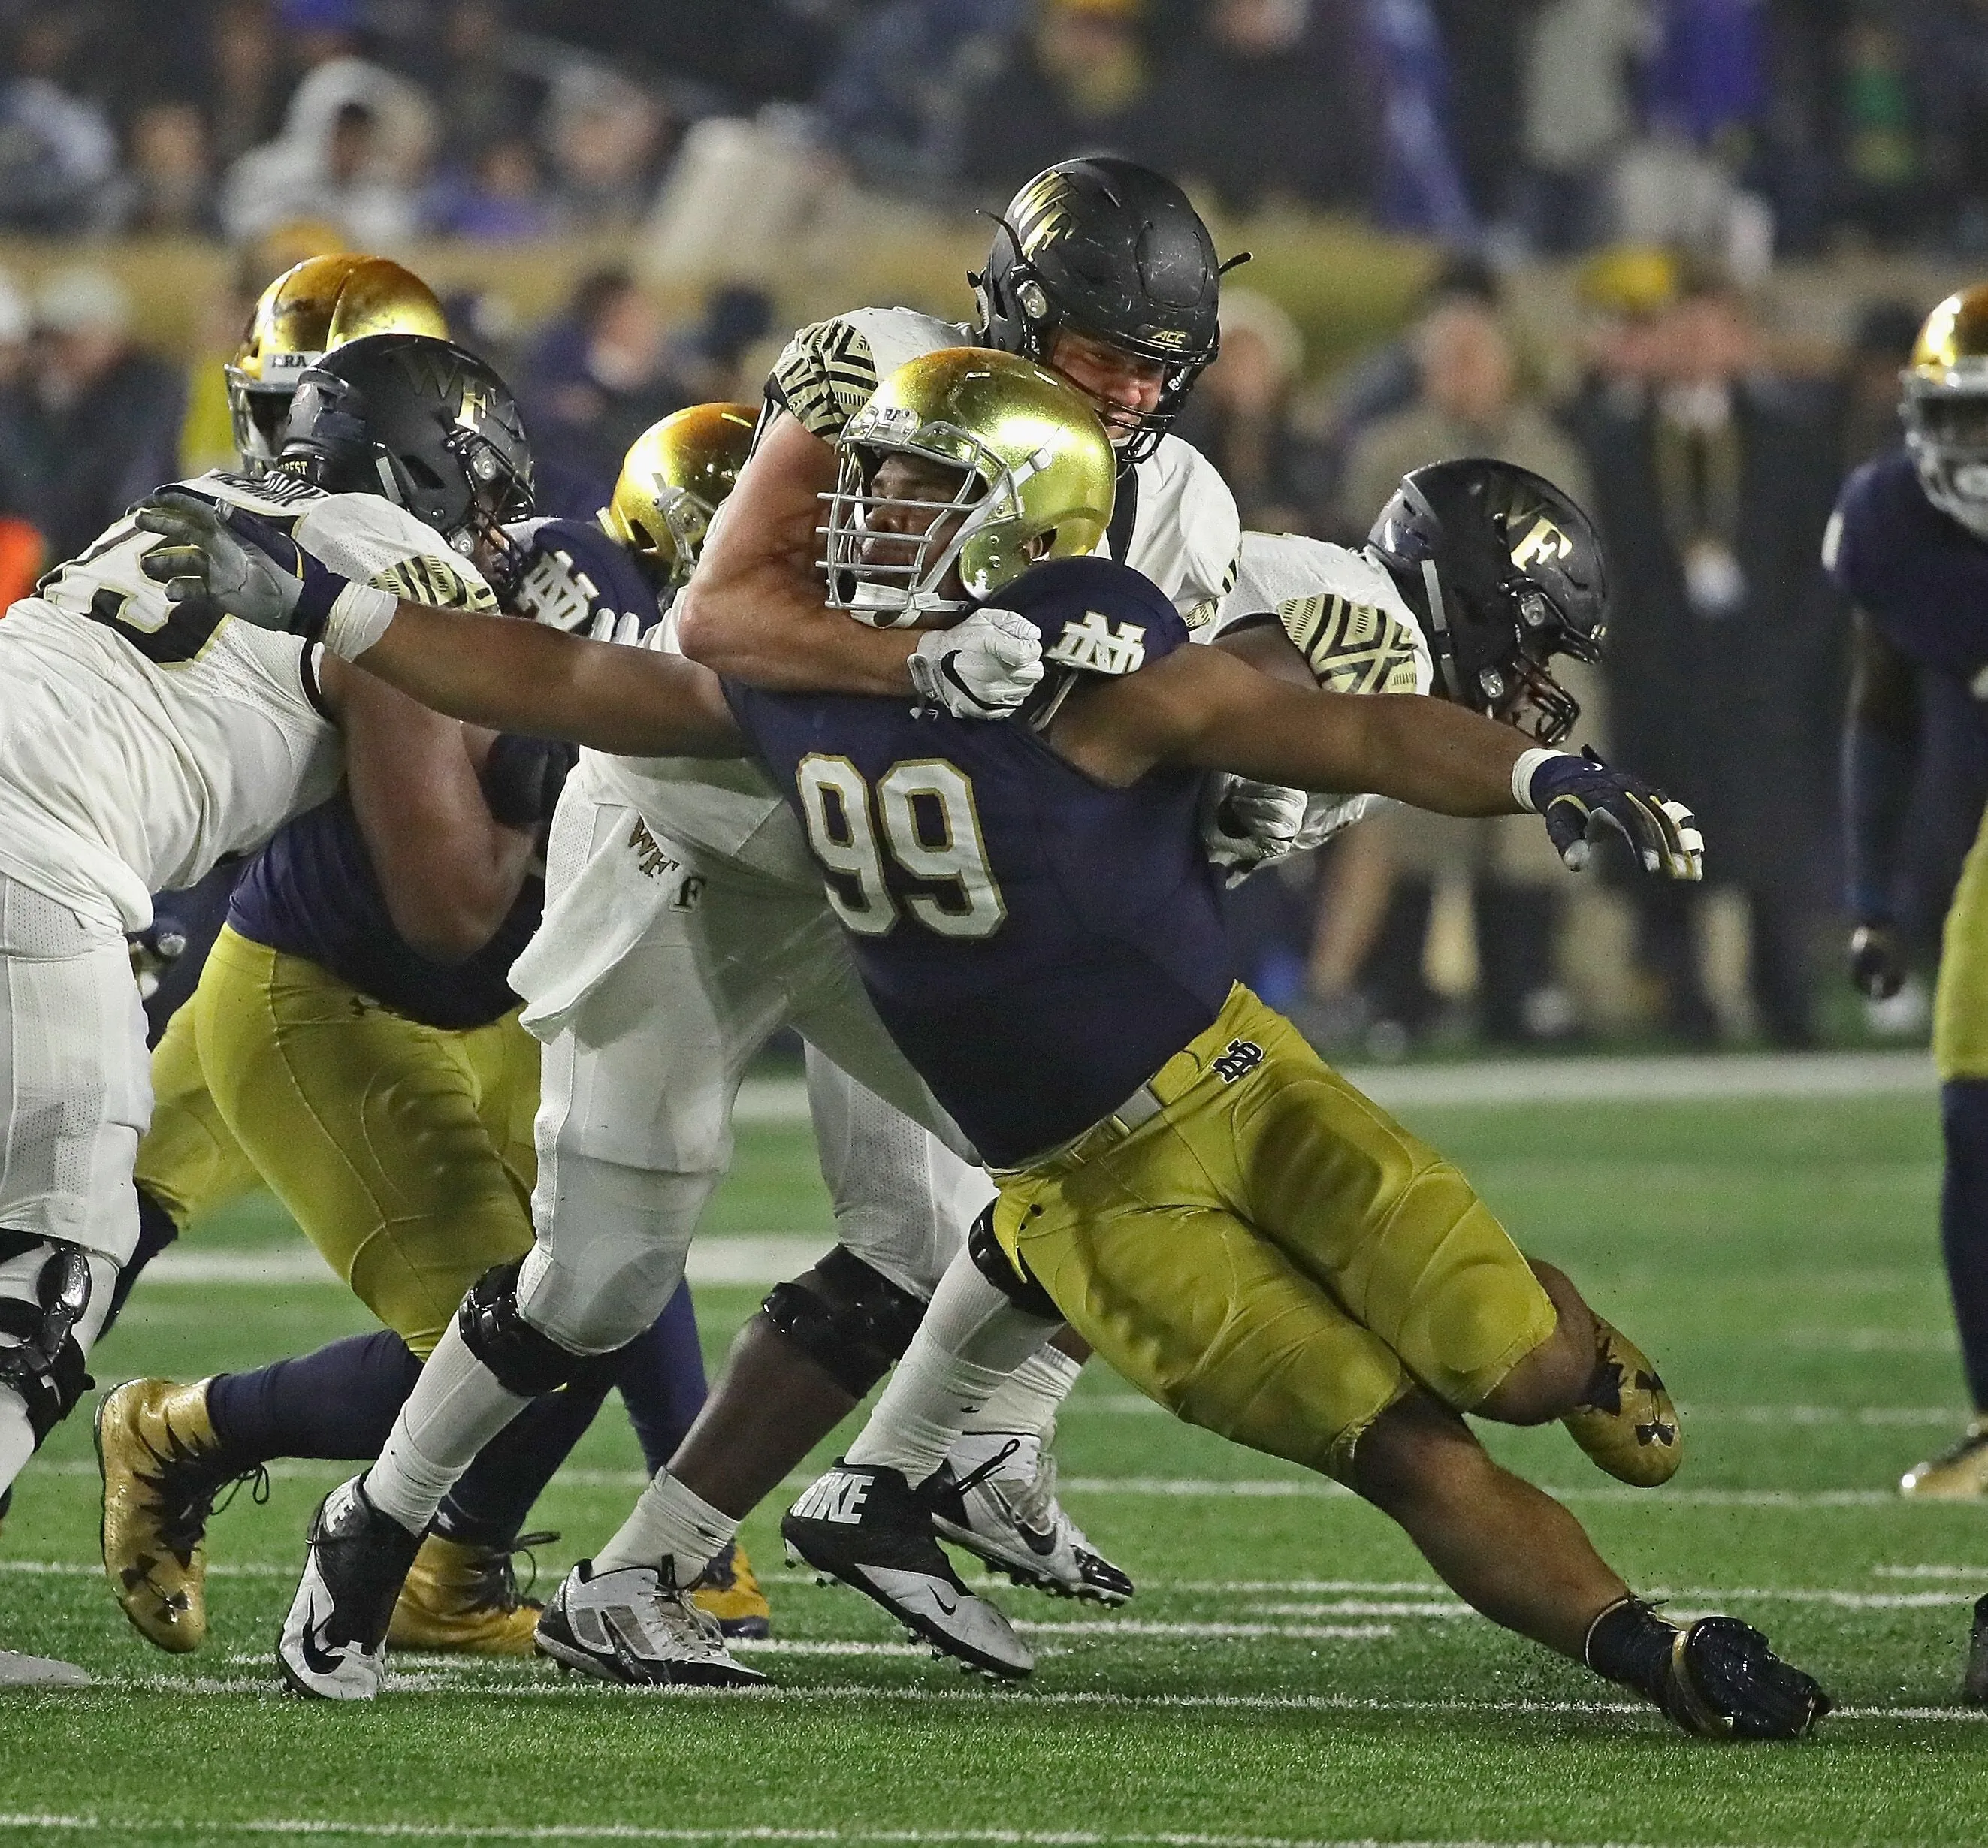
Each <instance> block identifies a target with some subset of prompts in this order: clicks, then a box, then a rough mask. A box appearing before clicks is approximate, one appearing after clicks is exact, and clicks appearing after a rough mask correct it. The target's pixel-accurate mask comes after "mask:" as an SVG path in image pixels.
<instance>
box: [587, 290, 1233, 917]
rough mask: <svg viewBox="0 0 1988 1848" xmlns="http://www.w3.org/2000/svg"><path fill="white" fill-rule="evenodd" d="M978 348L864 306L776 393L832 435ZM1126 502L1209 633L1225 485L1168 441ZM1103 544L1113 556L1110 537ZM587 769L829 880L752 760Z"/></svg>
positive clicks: (591, 778)
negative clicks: (954, 355)
mask: <svg viewBox="0 0 1988 1848" xmlns="http://www.w3.org/2000/svg"><path fill="white" fill-rule="evenodd" d="M973 343H974V342H973V331H972V329H971V328H969V327H966V326H962V325H961V324H960V323H958V322H955V321H942V320H939V319H937V318H935V316H931V315H925V314H918V313H915V312H914V311H913V310H912V309H908V308H859V309H856V310H855V311H854V313H850V314H845V315H837V316H836V317H835V318H834V319H832V320H827V321H818V322H816V323H814V324H813V326H808V327H803V328H802V329H800V332H799V333H796V335H795V336H793V339H792V340H789V341H788V343H787V344H786V347H785V348H784V349H783V351H782V352H781V354H780V356H779V359H778V360H776V362H775V363H774V366H773V377H772V379H771V380H769V383H768V386H767V392H768V395H769V397H771V398H772V399H773V400H774V401H775V402H776V403H778V404H780V405H782V406H783V407H784V408H785V409H786V410H788V411H789V412H790V413H792V414H793V416H794V417H796V418H797V419H799V421H800V422H801V424H803V426H805V427H806V428H807V429H808V430H809V431H811V432H812V433H813V434H815V435H816V436H818V437H820V438H822V439H823V441H826V442H833V441H835V439H836V438H837V437H838V436H840V434H841V433H842V429H843V426H844V424H847V422H848V421H849V420H850V417H854V415H855V414H856V413H857V411H858V410H861V409H862V407H864V405H865V404H867V403H868V402H869V400H870V397H871V394H872V393H873V392H874V391H875V390H876V389H877V383H878V381H879V380H881V379H883V378H885V377H887V376H888V375H889V374H890V373H893V372H894V371H896V370H897V369H898V367H900V366H902V365H904V363H906V362H907V361H908V360H915V359H916V358H918V356H919V355H920V354H921V353H936V352H937V351H938V350H939V349H940V348H942V347H945V346H972V344H973ZM1119 497H1120V499H1119V506H1118V509H1117V517H1115V518H1114V520H1113V522H1112V531H1113V532H1114V534H1115V535H1117V536H1118V537H1119V538H1120V539H1123V540H1124V541H1125V554H1124V556H1125V562H1126V563H1128V564H1129V565H1130V566H1132V568H1133V569H1134V570H1137V571H1141V572H1143V573H1144V574H1145V575H1146V576H1148V577H1149V578H1151V579H1152V580H1153V582H1154V583H1156V584H1158V586H1159V587H1160V588H1161V590H1163V591H1164V592H1165V593H1166V594H1167V596H1168V597H1170V598H1171V600H1173V603H1174V605H1175V608H1177V609H1178V610H1179V611H1180V613H1182V616H1184V617H1186V619H1187V620H1188V623H1189V625H1190V626H1191V627H1195V628H1197V629H1202V630H1205V628H1206V627H1208V626H1209V623H1210V622H1211V620H1212V618H1213V617H1214V616H1215V612H1216V610H1217V609H1218V607H1219V606H1220V604H1221V602H1222V597H1223V596H1224V595H1225V594H1226V593H1227V592H1228V591H1229V588H1230V586H1232V583H1234V581H1235V575H1236V550H1237V546H1238V543H1239V539H1240V537H1241V532H1240V524H1239V520H1238V519H1237V516H1236V502H1235V498H1234V497H1233V496H1232V495H1231V494H1230V493H1229V488H1228V485H1227V484H1226V482H1224V481H1223V480H1222V477H1221V476H1220V475H1219V474H1218V473H1217V472H1216V471H1215V465H1213V464H1212V462H1210V461H1209V460H1208V459H1207V458H1205V456H1203V455H1202V454H1201V453H1200V451H1198V450H1196V449H1195V448H1192V446H1191V445H1190V444H1186V443H1184V442H1182V441H1181V440H1180V439H1179V438H1178V437H1174V436H1165V437H1162V438H1161V439H1160V443H1159V447H1158V449H1157V450H1156V451H1155V453H1154V454H1152V455H1151V456H1149V457H1148V458H1147V459H1146V460H1145V461H1143V462H1141V463H1139V464H1138V465H1137V466H1136V467H1135V468H1134V470H1133V471H1132V474H1131V478H1129V479H1121V482H1120V485H1119ZM721 516H722V509H721ZM1128 529H1129V534H1130V536H1129V539H1127V537H1126V535H1127V532H1128ZM1100 552H1103V553H1104V554H1105V555H1106V556H1111V544H1110V542H1108V541H1107V543H1106V544H1105V545H1104V546H1101V547H1100ZM672 633H674V632H673V631H672ZM581 765H582V769H581V774H582V775H584V776H585V777H586V779H587V785H588V787H589V788H590V790H591V791H592V792H593V794H594V795H595V796H596V797H597V799H599V800H601V801H603V802H622V803H625V804H627V805H628V806H631V807H632V808H634V809H637V810H638V811H639V812H640V813H641V815H642V816H643V818H644V820H646V821H647V823H649V825H650V826H651V828H654V829H658V830H659V831H660V832H661V833H664V834H665V835H667V836H669V837H670V838H671V839H672V840H678V841H681V842H682V843H684V844H685V846H693V847H698V848H701V849H702V850H705V851H707V852H712V853H719V854H722V855H723V856H725V857H726V858H729V859H736V860H740V861H742V862H743V863H745V864H747V865H749V866H751V867H754V868H755V869H756V870H759V871H763V872H768V873H775V874H776V875H778V876H780V877H790V878H793V879H796V880H803V881H806V882H808V883H820V873H818V872H817V871H816V869H815V867H814V863H813V861H812V860H810V858H809V856H808V854H807V852H806V847H805V846H804V844H803V841H802V839H801V833H800V826H799V824H798V823H796V822H795V820H794V819H793V815H792V813H790V811H789V809H787V807H786V805H785V804H784V803H783V802H782V801H781V800H780V799H779V796H778V794H777V793H776V791H775V790H774V788H773V785H772V783H771V782H769V781H768V780H767V779H766V775H764V773H763V772H762V771H761V770H760V769H759V767H758V766H757V765H755V764H752V763H747V762H741V763H739V764H715V763H713V762H711V761H709V760H708V759H699V758H608V757H600V756H597V755H595V754H594V753H593V752H587V753H583V755H582V758H581Z"/></svg>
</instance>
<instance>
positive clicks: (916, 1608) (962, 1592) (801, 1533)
mask: <svg viewBox="0 0 1988 1848" xmlns="http://www.w3.org/2000/svg"><path fill="white" fill-rule="evenodd" d="M969 1481H970V1478H969ZM780 1532H781V1533H782V1534H783V1535H784V1536H785V1538H786V1542H787V1544H788V1546H789V1547H790V1548H792V1549H793V1551H794V1552H797V1553H799V1554H800V1556H801V1557H802V1558H803V1559H805V1560H806V1562H807V1563H808V1564H809V1565H810V1566H813V1567H815V1568H816V1570H818V1571H820V1572H824V1573H827V1574H829V1575H830V1576H831V1577H832V1578H835V1579H840V1581H841V1582H842V1583H844V1584H845V1585H847V1586H850V1588H851V1589H852V1590H856V1591H860V1592H861V1593H863V1595H864V1596H865V1597H867V1598H869V1599H871V1600H874V1602H875V1603H878V1604H881V1606H883V1607H884V1610H887V1611H888V1612H889V1613H891V1616H892V1617H894V1618H896V1619H897V1620H898V1622H899V1623H901V1624H903V1625H904V1627H905V1628H906V1629H907V1630H910V1631H911V1633H912V1634H914V1635H915V1636H916V1637H918V1640H920V1641H921V1642H925V1643H929V1644H931V1645H932V1646H933V1647H935V1648H938V1649H942V1650H945V1653H946V1654H948V1655H949V1656H953V1657H957V1658H958V1660H960V1661H962V1662H963V1663H965V1664H967V1666H968V1667H972V1668H978V1669H980V1670H982V1671H984V1672H986V1674H992V1675H999V1676H1002V1677H1009V1678H1016V1677H1020V1676H1023V1675H1025V1674H1029V1672H1030V1671H1032V1670H1033V1668H1034V1667H1035V1665H1036V1659H1035V1657H1034V1656H1033V1654H1031V1653H1030V1652H1029V1648H1028V1646H1027V1645H1026V1644H1024V1643H1023V1641H1022V1640H1021V1638H1020V1637H1018V1636H1016V1634H1015V1633H1014V1631H1013V1630H1012V1629H1010V1628H1009V1624H1008V1620H1007V1619H1006V1617H1003V1616H1002V1614H1001V1613H1000V1612H999V1611H998V1610H996V1609H995V1607H994V1606H992V1604H990V1603H988V1602H987V1601H986V1600H985V1599H984V1598H977V1597H975V1596H974V1595H973V1593H972V1592H970V1591H969V1590H967V1589H966V1586H965V1585H964V1584H963V1583H961V1580H960V1577H959V1575H958V1573H955V1571H954V1570H953V1569H952V1561H951V1560H950V1559H948V1558H947V1557H946V1556H945V1549H944V1548H942V1546H940V1545H939V1543H938V1541H937V1540H936V1539H934V1538H933V1535H932V1517H931V1501H930V1499H929V1498H928V1497H927V1495H926V1494H925V1492H924V1491H923V1490H920V1491H918V1492H914V1491H913V1490H912V1489H911V1487H910V1485H908V1483H907V1482H906V1481H904V1476H903V1475H902V1474H901V1472H900V1471H897V1470H894V1469H884V1468H873V1467H871V1465H867V1464H853V1463H840V1462H839V1463H837V1465H835V1467H834V1468H833V1469H830V1470H829V1471H827V1473H826V1474H825V1475H823V1476H821V1477H820V1478H818V1479H817V1480H816V1481H814V1482H813V1483H812V1484H811V1485H810V1486H809V1487H808V1488H807V1489H806V1491H805V1492H803V1495H801V1498H800V1500H799V1501H798V1502H796V1503H795V1504H794V1505H793V1507H792V1508H789V1510H788V1511H787V1514H786V1519H784V1520H783V1521H782V1522H781V1523H780Z"/></svg>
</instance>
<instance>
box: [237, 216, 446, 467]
mask: <svg viewBox="0 0 1988 1848" xmlns="http://www.w3.org/2000/svg"><path fill="white" fill-rule="evenodd" d="M369 333H421V334H429V335H431V336H434V338H435V339H437V340H447V339H448V322H447V321H446V319H444V317H443V315H442V312H441V303H440V302H438V301H437V300H436V299H434V294H433V292H431V290H430V289H429V288H428V285H427V284H426V283H425V282H423V281H422V280H421V278H420V277H419V276H418V275H415V274H414V272H413V271H411V270H408V269H402V268H401V265H399V264H397V263H395V262H391V261H389V260H388V259H387V258H385V257H368V256H360V255H338V256H328V257H308V258H306V259H305V260H304V261H303V262H301V263H299V264H297V265H295V266H294V267H293V268H292V269H286V270H285V271H284V272H283V273H282V275H279V277H277V279H276V281H275V282H272V283H271V284H270V285H269V287H268V288H267V289H264V290H263V291H262V299H261V300H260V301H259V302H257V303H256V304H255V313H252V315H250V316H249V326H248V327H247V329H246V330H245V332H244V333H243V334H242V344H241V345H240V346H238V348H236V350H235V357H234V358H233V359H232V360H229V361H228V367H227V372H228V410H229V413H230V414H231V415H232V418H233V420H234V424H235V448H236V450H237V451H238V452H239V453H240V454H241V458H242V466H243V467H244V468H246V469H248V470H249V471H250V472H251V473H252V474H260V473H261V472H262V470H264V469H265V468H268V467H269V465H271V464H272V463H273V462H274V461H276V455H277V453H278V451H279V449H280V448H281V447H282V433H283V419H284V417H285V416H286V414H288V412H289V407H290V394H292V392H293V391H295V390H296V385H297V380H298V379H299V377H302V376H303V371H304V369H305V368H306V367H309V366H314V365H316V363H317V362H318V361H319V360H321V359H323V357H324V356H325V355H326V353H329V352H330V351H331V350H332V349H333V347H336V346H343V345H344V344H345V343H346V342H347V340H357V339H359V338H360V336H362V335H363V334H369Z"/></svg>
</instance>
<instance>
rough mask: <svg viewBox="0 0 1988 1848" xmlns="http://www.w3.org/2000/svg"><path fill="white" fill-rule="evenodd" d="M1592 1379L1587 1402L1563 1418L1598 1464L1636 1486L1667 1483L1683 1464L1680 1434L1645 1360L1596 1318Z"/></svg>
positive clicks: (1672, 1410)
mask: <svg viewBox="0 0 1988 1848" xmlns="http://www.w3.org/2000/svg"><path fill="white" fill-rule="evenodd" d="M1594 1332H1595V1350H1596V1352H1595V1367H1594V1382H1593V1383H1592V1384H1591V1386H1590V1387H1589V1388H1588V1397H1587V1403H1586V1404H1584V1405H1583V1406H1581V1407H1580V1408H1579V1409H1578V1410H1575V1411H1570V1412H1569V1413H1568V1414H1567V1416H1566V1417H1564V1418H1563V1419H1561V1421H1560V1422H1561V1424H1564V1425H1565V1426H1566V1427H1567V1434H1568V1435H1569V1436H1570V1437H1571V1438H1573V1439H1574V1442H1575V1443H1577V1444H1579V1445H1580V1446H1581V1448H1582V1449H1583V1450H1584V1451H1587V1454H1588V1456H1589V1457H1590V1458H1591V1459H1592V1460H1593V1461H1594V1464H1595V1465H1596V1466H1597V1468H1601V1469H1605V1470H1606V1471H1608V1473H1609V1475H1611V1476H1613V1477H1614V1478H1616V1479H1617V1481H1622V1482H1628V1483H1632V1484H1634V1485H1635V1487H1637V1488H1656V1487H1657V1486H1658V1485H1659V1484H1661V1483H1665V1482H1668V1481H1669V1480H1670V1479H1671V1478H1672V1477H1673V1476H1674V1475H1676V1474H1677V1472H1678V1465H1679V1464H1680V1463H1682V1461H1684V1434H1683V1432H1682V1431H1681V1430H1680V1429H1679V1425H1678V1411H1677V1407H1676V1406H1675V1404H1672V1400H1671V1396H1670V1394H1669V1392H1668V1390H1666V1389H1665V1385H1664V1383H1663V1380H1662V1377H1660V1376H1659V1375H1658V1372H1657V1370H1656V1369H1655V1367H1652V1365H1651V1364H1650V1360H1649V1356H1648V1355H1647V1354H1645V1353H1644V1352H1643V1350H1641V1348H1639V1347H1638V1346H1637V1345H1636V1344H1635V1342H1633V1341H1631V1340H1630V1339H1629V1338H1628V1336H1626V1335H1625V1334H1624V1333H1622V1332H1621V1329H1618V1328H1614V1327H1611V1326H1610V1325H1609V1324H1608V1323H1606V1322H1604V1321H1603V1320H1602V1319H1601V1317H1600V1316H1596V1317H1595V1318H1594Z"/></svg>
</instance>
